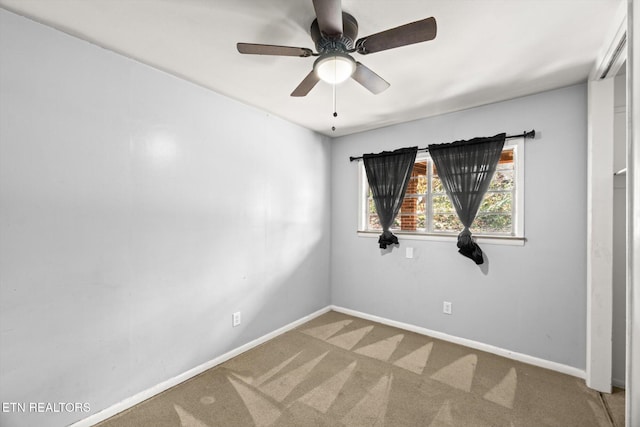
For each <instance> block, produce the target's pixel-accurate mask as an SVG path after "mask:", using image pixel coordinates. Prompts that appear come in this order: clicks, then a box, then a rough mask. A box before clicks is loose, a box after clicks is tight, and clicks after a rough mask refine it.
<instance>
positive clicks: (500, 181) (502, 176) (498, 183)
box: [489, 170, 513, 190]
mask: <svg viewBox="0 0 640 427" xmlns="http://www.w3.org/2000/svg"><path fill="white" fill-rule="evenodd" d="M512 189H513V170H504V171H496V174H495V175H494V176H493V179H492V180H491V184H489V190H512Z"/></svg>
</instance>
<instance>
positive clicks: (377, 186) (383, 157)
mask: <svg viewBox="0 0 640 427" xmlns="http://www.w3.org/2000/svg"><path fill="white" fill-rule="evenodd" d="M417 152H418V147H411V148H400V149H398V150H394V151H385V152H382V153H379V154H365V155H363V156H362V160H363V161H364V169H365V171H366V172H367V180H368V181H369V188H370V189H371V194H372V195H373V201H374V203H375V205H376V211H377V212H378V218H379V219H380V225H381V226H382V234H381V235H380V238H379V239H378V243H379V244H380V247H381V248H383V249H385V248H386V247H387V245H393V244H398V238H397V237H396V236H394V235H393V233H391V231H389V228H391V225H392V224H393V220H394V219H395V217H396V215H398V212H399V211H400V206H402V200H403V199H404V193H405V192H406V191H407V185H408V184H409V179H410V178H411V172H412V171H413V164H414V163H415V161H416V154H417Z"/></svg>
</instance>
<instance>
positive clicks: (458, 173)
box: [429, 133, 506, 264]
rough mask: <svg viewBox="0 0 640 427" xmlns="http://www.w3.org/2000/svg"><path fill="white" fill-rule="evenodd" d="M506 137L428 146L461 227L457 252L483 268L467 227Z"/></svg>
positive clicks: (476, 246)
mask: <svg viewBox="0 0 640 427" xmlns="http://www.w3.org/2000/svg"><path fill="white" fill-rule="evenodd" d="M505 136H506V134H504V133H501V134H498V135H496V136H492V137H488V138H474V139H471V140H468V141H456V142H452V143H450V144H435V145H430V146H429V154H430V155H431V158H432V159H433V163H434V164H435V166H436V170H437V171H438V176H439V177H440V180H441V181H442V186H443V187H444V189H445V190H446V192H447V195H448V196H449V198H450V199H451V203H453V207H454V208H455V209H456V212H457V214H458V217H459V218H460V222H462V225H464V230H462V232H461V233H460V234H459V235H458V248H459V251H458V252H460V253H461V254H462V255H464V256H466V257H468V258H471V259H472V260H474V261H475V263H476V264H482V263H483V262H484V258H483V257H482V250H481V249H480V246H478V245H477V244H476V243H475V242H474V241H473V239H472V238H471V232H470V231H469V227H471V224H472V223H473V220H474V219H475V218H476V215H477V213H478V209H479V208H480V204H481V203H482V199H483V198H484V195H485V193H486V192H487V189H488V188H489V183H490V182H491V179H492V178H493V174H494V173H495V171H496V166H497V165H498V161H499V160H500V154H501V153H502V147H503V146H504V140H505Z"/></svg>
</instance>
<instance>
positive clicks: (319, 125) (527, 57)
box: [0, 0, 624, 136]
mask: <svg viewBox="0 0 640 427" xmlns="http://www.w3.org/2000/svg"><path fill="white" fill-rule="evenodd" d="M623 3H624V1H623V0H393V1H389V0H388V1H383V0H343V3H342V4H343V10H344V11H345V12H348V13H350V14H352V15H353V16H355V18H356V19H357V20H358V23H359V27H360V29H359V33H358V37H361V36H365V35H369V34H373V33H377V32H379V31H382V30H386V29H389V28H393V27H396V26H399V25H402V24H406V23H409V22H413V21H416V20H419V19H423V18H427V17H430V16H434V17H435V18H436V20H437V23H438V34H437V37H436V38H435V40H433V41H429V42H425V43H420V44H416V45H411V46H405V47H401V48H397V49H393V50H388V51H384V52H378V53H375V54H370V55H366V56H362V55H359V54H354V56H355V57H356V59H357V60H359V61H361V62H362V63H363V64H365V65H367V66H368V67H369V68H371V69H372V70H374V71H375V72H376V73H378V74H379V75H380V76H381V77H383V78H384V79H385V80H387V81H388V82H389V83H391V87H390V88H389V89H387V90H386V91H385V92H382V93H381V94H379V95H373V94H371V93H370V92H368V91H367V90H366V89H364V88H363V87H362V86H360V85H359V84H358V83H356V82H355V81H353V80H348V81H347V82H345V83H343V84H341V85H339V86H337V91H336V93H337V97H336V98H337V112H338V117H337V118H334V117H333V105H332V102H333V101H332V99H333V98H332V89H331V86H329V85H328V84H326V83H324V82H320V83H318V85H317V86H316V87H315V88H314V89H313V90H312V91H311V92H310V93H309V95H307V96H306V97H303V98H294V97H291V96H289V94H290V93H291V91H292V90H293V89H294V88H295V87H296V86H297V85H298V84H299V83H300V81H302V79H303V78H304V77H305V76H306V75H307V73H308V72H309V71H310V70H311V67H312V65H313V61H314V58H312V57H310V58H298V57H274V56H262V55H241V54H239V53H238V52H237V51H236V42H249V43H264V44H276V45H287V46H297V47H308V48H311V49H314V48H315V47H314V44H313V42H312V41H311V38H310V36H309V26H310V25H311V22H312V21H313V19H314V18H315V14H314V9H313V6H312V2H311V0H126V1H125V0H0V6H2V7H4V8H6V9H8V10H11V11H14V12H16V13H19V14H21V15H24V16H27V17H30V18H32V19H34V20H36V21H39V22H42V23H45V24H47V25H51V26H53V27H55V28H58V29H60V30H62V31H65V32H67V33H69V34H72V35H74V36H77V37H80V38H82V39H85V40H88V41H90V42H92V43H95V44H96V45H99V46H102V47H105V48H107V49H110V50H113V51H115V52H119V53H121V54H124V55H126V56H128V57H131V58H134V59H136V60H138V61H140V62H143V63H145V64H149V65H151V66H153V67H156V68H159V69H161V70H164V71H166V72H169V73H171V74H174V75H176V76H179V77H182V78H185V79H187V80H189V81H192V82H194V83H197V84H199V85H202V86H204V87H207V88H210V89H211V90H214V91H216V92H219V93H221V94H224V95H226V96H229V97H231V98H234V99H237V100H239V101H241V102H244V103H246V104H249V105H253V106H256V107H258V108H260V109H262V110H265V111H267V112H269V113H271V114H274V115H277V116H280V117H282V118H285V119H287V120H289V121H291V122H294V123H298V124H300V125H302V126H304V127H307V128H309V129H313V130H315V131H318V132H321V133H324V134H327V135H332V136H338V135H345V134H349V133H354V132H359V131H363V130H367V129H373V128H377V127H382V126H387V125H389V124H393V123H400V122H405V121H409V120H415V119H418V118H422V117H428V116H433V115H437V114H442V113H446V112H451V111H457V110H461V109H465V108H470V107H474V106H478V105H482V104H487V103H492V102H496V101H501V100H506V99H511V98H515V97H519V96H523V95H527V94H531V93H535V92H540V91H544V90H549V89H554V88H557V87H562V86H567V85H571V84H575V83H578V82H582V81H585V80H586V78H587V76H588V75H589V72H590V71H591V70H592V68H593V66H594V63H595V61H596V59H597V58H599V57H600V56H601V55H602V53H603V50H604V49H605V48H607V47H608V42H609V41H610V40H611V38H612V37H613V33H615V30H617V28H618V26H619V23H620V19H621V16H620V14H621V12H620V11H621V10H624V9H623V7H624V4H623ZM314 50H315V49H314ZM332 126H335V127H336V131H335V132H332V131H331V127H332Z"/></svg>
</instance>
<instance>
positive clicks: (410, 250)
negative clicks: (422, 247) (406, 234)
mask: <svg viewBox="0 0 640 427" xmlns="http://www.w3.org/2000/svg"><path fill="white" fill-rule="evenodd" d="M406 256H407V258H413V248H407V250H406Z"/></svg>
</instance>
